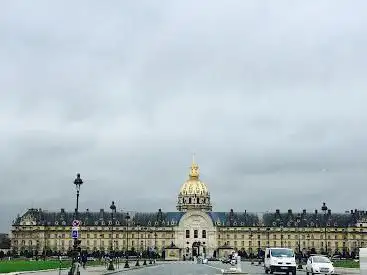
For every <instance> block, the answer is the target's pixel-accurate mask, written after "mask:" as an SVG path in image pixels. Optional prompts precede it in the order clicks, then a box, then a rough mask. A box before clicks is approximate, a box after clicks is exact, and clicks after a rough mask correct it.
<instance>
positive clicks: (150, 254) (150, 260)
mask: <svg viewBox="0 0 367 275" xmlns="http://www.w3.org/2000/svg"><path fill="white" fill-rule="evenodd" d="M149 235H150V236H152V235H153V231H150V233H149ZM149 243H151V239H150V237H149ZM149 264H152V251H151V247H150V249H149Z"/></svg>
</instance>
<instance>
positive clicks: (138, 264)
mask: <svg viewBox="0 0 367 275" xmlns="http://www.w3.org/2000/svg"><path fill="white" fill-rule="evenodd" d="M136 226H137V229H138V246H137V255H138V256H137V259H136V264H135V266H140V263H139V257H140V243H139V242H140V237H139V235H140V224H139V223H136Z"/></svg>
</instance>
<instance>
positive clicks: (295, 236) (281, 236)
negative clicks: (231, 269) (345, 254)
mask: <svg viewBox="0 0 367 275" xmlns="http://www.w3.org/2000/svg"><path fill="white" fill-rule="evenodd" d="M231 237H233V239H237V234H234V235H230V234H227V239H231ZM241 237H242V239H244V238H245V235H244V234H242V235H241ZM249 237H250V239H251V238H252V236H251V235H250V236H249ZM263 237H264V238H265V239H268V238H269V239H274V240H276V239H278V238H280V239H284V238H285V235H283V234H282V235H280V236H279V235H275V234H274V235H269V237H268V236H263ZM287 237H288V239H292V235H287ZM317 237H319V238H317ZM331 237H332V236H331V235H330V234H327V238H328V239H329V240H330V239H331ZM220 238H221V235H219V236H218V239H220ZM257 238H258V239H261V235H257ZM301 238H302V239H306V238H307V239H315V240H316V239H320V240H323V239H325V234H320V235H316V238H315V236H314V235H301ZM360 238H361V239H364V238H365V236H364V235H361V236H360ZM293 239H296V240H298V235H293ZM334 239H335V240H338V239H348V237H347V236H341V235H335V236H334ZM351 239H357V238H356V235H354V234H353V235H351Z"/></svg>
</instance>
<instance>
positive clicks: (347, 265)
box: [334, 260, 359, 268]
mask: <svg viewBox="0 0 367 275" xmlns="http://www.w3.org/2000/svg"><path fill="white" fill-rule="evenodd" d="M334 267H344V268H359V262H355V261H353V260H344V261H335V262H334Z"/></svg>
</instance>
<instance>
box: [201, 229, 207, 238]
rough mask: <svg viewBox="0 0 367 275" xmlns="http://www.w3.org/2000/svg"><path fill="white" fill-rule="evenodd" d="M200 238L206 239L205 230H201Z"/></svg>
mask: <svg viewBox="0 0 367 275" xmlns="http://www.w3.org/2000/svg"><path fill="white" fill-rule="evenodd" d="M202 238H203V239H206V230H203V232H202Z"/></svg>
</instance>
